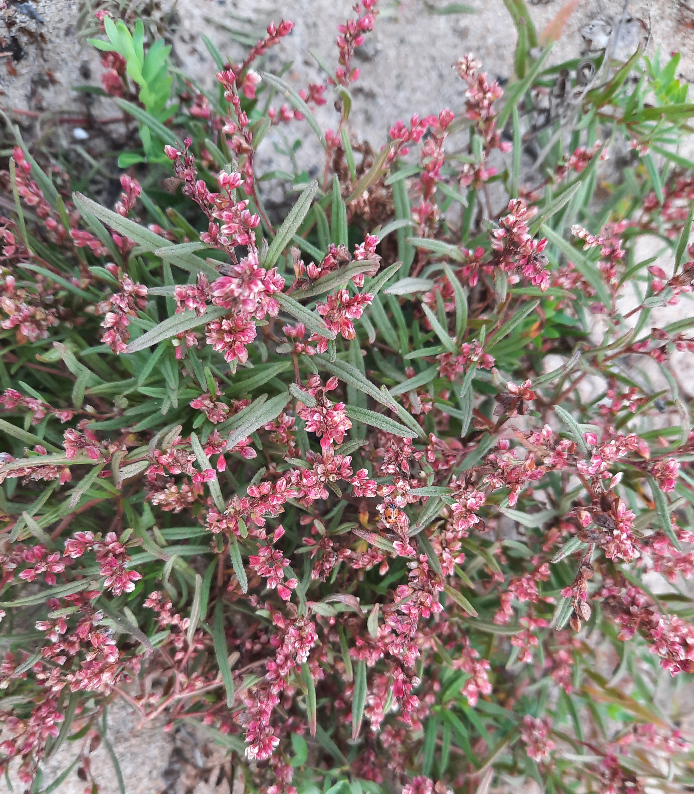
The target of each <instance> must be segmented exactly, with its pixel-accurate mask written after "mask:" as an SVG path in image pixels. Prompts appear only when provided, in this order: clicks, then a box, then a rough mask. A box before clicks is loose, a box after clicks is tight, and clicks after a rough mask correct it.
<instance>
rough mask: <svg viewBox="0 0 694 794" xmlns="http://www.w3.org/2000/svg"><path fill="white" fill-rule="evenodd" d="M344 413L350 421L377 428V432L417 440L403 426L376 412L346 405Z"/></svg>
mask: <svg viewBox="0 0 694 794" xmlns="http://www.w3.org/2000/svg"><path fill="white" fill-rule="evenodd" d="M345 413H346V414H347V416H349V418H350V419H354V420H355V421H357V422H363V423H364V424H365V425H371V426H372V427H377V428H378V429H379V430H383V431H384V432H386V433H392V434H393V435H395V436H401V437H402V438H417V434H416V433H414V432H413V431H412V430H410V429H409V428H407V427H405V425H401V424H400V422H396V421H395V420H394V419H391V418H390V417H388V416H384V415H383V414H379V413H376V411H369V410H368V409H366V408H358V407H357V406H356V405H348V406H347V407H346V408H345Z"/></svg>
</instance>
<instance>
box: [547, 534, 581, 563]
mask: <svg viewBox="0 0 694 794" xmlns="http://www.w3.org/2000/svg"><path fill="white" fill-rule="evenodd" d="M585 547H586V544H585V543H584V542H583V541H582V540H579V538H577V537H573V538H571V539H570V540H569V541H568V542H567V543H565V544H564V545H563V546H562V547H561V548H560V549H559V551H558V552H557V553H556V554H555V555H554V557H552V562H553V563H556V562H560V561H561V560H563V559H564V558H565V557H568V556H569V555H571V554H574V553H575V552H577V551H581V550H583V549H584V548H585Z"/></svg>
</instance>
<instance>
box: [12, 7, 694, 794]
mask: <svg viewBox="0 0 694 794" xmlns="http://www.w3.org/2000/svg"><path fill="white" fill-rule="evenodd" d="M138 1H139V0H132V2H133V3H135V2H138ZM352 2H353V0H178V3H177V4H174V3H173V2H172V1H171V0H163V2H161V3H159V4H158V5H159V6H160V12H159V13H160V14H166V13H168V12H170V11H171V10H172V8H173V7H174V6H175V11H176V15H177V19H178V22H177V24H176V26H175V34H174V37H173V41H172V43H173V45H174V55H175V58H176V59H177V63H178V64H179V65H180V67H181V68H182V69H183V70H184V71H186V72H187V73H189V74H191V75H192V76H193V77H194V78H195V79H196V80H197V81H199V82H200V83H201V84H203V85H209V84H211V83H212V81H213V80H214V67H213V64H212V62H211V59H210V58H209V56H208V54H207V51H206V49H205V47H204V45H203V43H202V40H201V36H202V34H206V35H208V36H209V37H210V38H211V39H212V40H213V41H214V42H215V43H216V45H217V46H218V48H219V49H220V50H221V52H222V53H223V54H224V55H225V56H229V58H230V59H235V58H238V57H239V56H240V54H241V48H240V45H239V44H238V42H237V41H235V40H234V38H233V34H232V33H229V32H228V31H226V30H224V29H223V28H221V27H220V26H219V25H218V24H217V23H219V22H221V23H223V24H226V25H228V26H230V27H232V28H236V29H240V30H242V31H245V32H250V31H253V30H257V31H262V28H263V27H264V26H265V25H267V23H268V22H269V21H270V20H272V19H274V20H276V21H279V19H281V18H285V19H292V20H294V21H295V22H296V27H295V29H294V32H293V34H292V36H291V37H290V38H289V39H288V40H286V41H285V43H284V44H283V46H282V48H278V49H277V50H276V51H274V52H273V56H272V57H273V62H272V63H271V66H273V67H275V66H279V65H280V64H281V63H283V62H285V61H288V60H291V61H292V62H293V66H292V68H291V69H290V71H289V73H288V79H289V81H290V82H291V83H292V84H293V85H295V86H296V87H297V89H298V88H301V87H303V86H305V85H306V84H307V83H308V82H309V81H310V80H315V79H316V78H318V76H319V70H318V67H317V66H316V63H315V61H314V60H313V59H312V58H311V56H310V55H309V54H308V49H309V48H313V49H315V50H316V52H317V53H318V54H319V55H320V56H322V57H323V58H324V59H326V60H327V61H328V62H330V63H333V62H334V60H335V49H334V43H333V42H334V39H335V34H336V28H337V25H338V24H339V22H340V21H342V20H344V19H345V18H347V17H348V16H350V8H351V5H352ZM446 2H447V0H432V2H430V3H426V4H425V3H424V2H423V0H402V2H394V0H390V2H389V0H382V3H381V7H382V14H381V18H380V20H379V22H378V25H377V30H376V32H375V33H374V34H373V35H372V36H371V37H370V39H369V41H368V44H367V45H366V46H365V47H364V48H363V50H362V51H361V54H360V58H359V63H358V65H359V67H360V68H361V70H362V78H361V80H360V82H359V83H358V84H357V86H356V87H355V89H354V95H355V108H354V111H353V116H352V120H353V124H354V129H355V131H356V133H357V134H358V135H359V136H360V137H361V138H363V139H365V140H368V141H369V142H371V143H372V145H374V146H379V145H380V144H382V143H383V142H384V140H385V135H386V132H387V129H388V128H389V126H390V125H391V124H392V123H393V122H395V121H396V120H397V119H398V118H409V117H410V116H411V115H412V114H413V113H415V112H418V113H420V114H422V115H425V114H428V113H432V112H437V111H438V110H440V109H441V108H442V107H445V106H449V107H451V108H452V109H453V110H458V109H459V108H460V107H461V105H462V102H463V96H462V86H461V82H460V80H459V79H458V78H457V76H456V75H455V72H454V70H453V69H452V68H451V66H452V64H453V62H454V61H455V60H456V59H457V58H458V57H460V56H461V55H463V54H464V53H466V52H470V51H472V52H474V53H475V54H476V55H477V56H478V57H479V58H480V59H481V60H482V61H483V62H484V64H485V67H486V69H487V70H488V71H489V72H490V73H491V74H492V75H493V76H494V77H499V78H502V79H506V78H508V77H509V76H510V75H511V73H512V64H513V49H514V47H515V38H516V37H515V31H514V29H513V26H512V24H511V22H510V19H509V17H508V14H507V12H506V11H505V8H504V5H503V2H502V0H468V2H469V3H470V4H471V5H473V7H475V8H477V9H478V12H477V13H475V14H454V15H437V14H435V13H432V12H431V11H430V10H429V8H428V7H434V8H435V7H438V8H441V7H442V6H444V5H445V4H446ZM563 5H564V0H549V2H538V3H537V4H536V5H532V6H531V12H532V15H533V19H534V21H535V24H536V27H537V29H538V30H539V31H542V30H544V29H545V27H546V26H547V25H548V24H549V23H550V21H551V20H552V19H553V18H555V17H556V15H557V13H558V12H559V10H560V9H561V8H562V6H563ZM20 6H21V8H20ZM79 10H80V2H78V0H33V2H31V3H17V2H16V1H15V0H0V53H6V54H5V57H3V58H0V108H3V109H5V110H7V109H13V110H15V111H17V112H18V115H17V116H16V118H17V120H18V121H20V122H21V124H22V127H23V128H24V131H25V132H26V133H27V134H28V135H30V136H32V137H36V136H40V135H41V133H42V130H43V129H44V127H45V124H46V123H47V118H48V116H50V113H51V112H52V111H55V110H60V111H61V112H62V111H65V110H69V111H70V113H71V115H72V118H73V119H75V121H73V122H70V123H69V124H67V125H65V126H64V129H63V134H64V135H65V136H67V137H68V138H69V136H71V135H73V134H74V129H75V128H76V127H80V128H82V127H84V128H85V131H86V132H87V134H88V135H90V136H92V135H94V130H93V129H91V128H90V127H89V126H88V124H87V123H86V120H87V112H86V106H85V100H84V95H79V94H77V93H75V92H73V91H72V86H74V85H76V84H80V83H85V82H92V83H95V84H98V81H99V72H100V67H99V63H98V57H97V56H96V54H95V53H94V51H93V50H92V49H91V47H90V46H89V45H88V44H86V43H84V42H83V41H81V40H80V38H79V36H78V33H79V31H78V30H77V20H78V13H79ZM623 10H624V3H623V0H603V2H602V4H601V3H599V2H598V0H595V1H593V0H581V1H580V2H579V3H578V7H577V9H576V11H575V13H574V14H573V15H572V16H571V18H570V19H569V20H568V22H567V24H566V27H565V29H564V32H563V35H562V37H561V40H560V42H559V43H558V45H557V46H556V47H555V49H554V52H553V54H552V56H551V57H552V59H553V60H554V61H555V62H558V61H560V60H565V59H567V58H571V57H578V56H579V55H582V54H585V53H586V52H587V51H588V43H587V41H586V38H585V36H588V37H589V38H590V37H591V36H592V37H593V42H594V45H596V44H598V43H599V39H600V36H601V35H602V36H604V31H605V29H606V26H607V25H609V23H610V21H614V20H615V19H619V18H620V17H621V15H622V12H623ZM629 11H630V12H631V14H632V15H633V17H634V18H635V21H634V22H632V23H630V24H629V25H627V26H626V27H625V34H624V36H623V37H622V40H621V41H620V46H621V47H622V48H623V51H624V52H625V53H627V54H629V53H630V52H631V51H633V49H634V48H635V46H636V44H637V43H638V41H639V40H640V41H642V42H643V43H644V44H645V46H646V52H647V53H648V54H653V53H654V52H655V51H656V50H657V49H660V50H661V52H662V54H663V55H668V54H669V53H671V52H674V51H679V52H681V54H682V60H681V63H680V69H679V71H680V76H681V77H682V78H684V79H687V80H690V79H694V34H693V33H692V29H691V28H690V27H688V26H687V22H688V21H690V20H691V21H694V15H689V14H688V12H687V10H686V8H685V7H684V6H681V5H680V3H679V1H678V0H632V2H631V5H630V8H629ZM32 14H33V18H32ZM238 16H241V17H247V18H250V19H251V20H252V21H251V22H239V21H238V20H237V19H236V18H235V17H238ZM587 25H592V27H591V28H590V30H589V31H586V30H585V28H586V26H587ZM582 30H583V32H584V34H585V36H584V35H582V34H581V31H582ZM91 110H92V112H93V114H94V116H95V117H97V118H100V117H103V115H105V114H107V113H108V112H109V109H108V107H107V105H106V103H105V102H104V101H103V100H100V99H97V100H96V102H95V103H94V105H93V107H92V108H91ZM317 116H318V118H319V121H320V122H321V124H325V125H326V126H331V125H334V123H335V120H336V114H335V112H334V111H333V109H332V108H331V106H330V103H328V105H326V106H325V107H323V108H321V109H320V110H319V112H318V113H317ZM81 119H84V123H83V122H82V121H80V120H81ZM296 134H297V135H298V134H301V133H300V131H299V130H298V129H297V132H296ZM315 154H316V152H315V149H312V148H311V146H310V145H307V146H305V147H304V151H303V154H300V157H301V162H302V163H306V165H307V166H309V165H311V164H315V162H316V160H315ZM274 156H275V155H274V154H273V152H272V149H271V147H266V152H265V157H266V158H267V159H266V162H267V163H268V165H271V164H272V159H273V157H274ZM686 311H687V312H690V311H691V310H690V309H686ZM672 319H674V318H673V316H672V315H671V314H668V321H671V320H672ZM690 358H691V357H690ZM690 364H691V362H690ZM692 371H694V370H691V369H690V372H692ZM691 382H692V383H694V377H691ZM162 726H163V723H157V724H156V725H147V726H139V724H138V721H137V720H136V719H135V717H134V715H133V714H132V712H131V710H130V709H129V707H127V706H125V705H120V706H116V707H114V708H113V709H112V711H111V714H110V718H109V738H110V741H111V743H112V745H113V747H114V749H115V752H116V754H117V756H118V759H119V761H120V765H121V769H122V773H123V778H124V784H125V790H126V792H127V794H184V793H185V794H227V793H228V792H229V791H230V790H232V789H233V790H238V786H234V785H233V780H234V774H235V770H233V769H232V768H231V766H230V765H228V764H227V765H226V766H225V765H224V764H223V762H222V761H223V759H222V756H220V753H219V751H218V750H215V749H213V748H211V747H210V746H208V745H206V744H205V743H204V742H200V741H197V740H196V739H195V737H194V736H193V735H192V734H191V733H190V732H188V731H182V732H181V731H179V732H178V733H176V732H169V733H165V732H164V731H162V730H161V728H162ZM73 757H74V748H72V747H70V748H65V749H63V750H62V751H61V752H60V753H59V756H58V758H56V759H54V760H52V761H51V763H50V764H49V767H48V770H47V775H46V778H45V781H44V783H45V784H47V783H50V782H51V781H52V780H53V779H55V777H56V776H57V775H58V774H59V772H60V771H61V770H62V769H64V768H65V767H66V766H68V765H69V763H70V762H71V760H72V758H73ZM91 766H92V771H93V773H94V775H95V777H96V778H97V779H98V780H99V782H100V784H101V792H102V794H116V792H118V786H117V781H116V777H115V775H114V772H113V766H112V763H111V760H110V757H109V754H108V752H107V750H106V749H105V748H104V747H103V745H102V746H101V747H99V748H98V749H97V750H96V751H95V752H94V753H93V754H92V757H91ZM237 782H238V781H237ZM4 786H5V783H4V781H3V782H0V792H4V791H5V788H4ZM84 788H85V783H84V782H82V781H81V780H80V779H79V778H78V776H77V774H76V773H75V772H73V773H72V774H71V775H70V777H69V778H68V779H67V780H66V782H65V783H63V784H62V785H61V786H60V787H59V788H58V789H57V790H56V792H57V794H82V792H83V791H84ZM17 790H19V791H21V787H19V788H17V787H15V791H17ZM510 790H516V791H521V790H522V791H525V792H528V791H530V789H529V788H528V787H527V785H525V786H521V788H516V789H513V788H511V789H505V791H510ZM499 791H500V790H499Z"/></svg>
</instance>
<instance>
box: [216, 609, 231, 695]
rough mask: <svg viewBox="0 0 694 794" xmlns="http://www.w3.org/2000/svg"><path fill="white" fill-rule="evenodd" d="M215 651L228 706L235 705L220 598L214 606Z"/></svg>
mask: <svg viewBox="0 0 694 794" xmlns="http://www.w3.org/2000/svg"><path fill="white" fill-rule="evenodd" d="M213 638H214V651H215V654H216V655H217V666H218V667H219V673H220V675H221V676H222V681H223V682H224V689H225V690H226V693H227V708H231V707H232V706H233V705H234V676H233V675H232V673H231V667H230V666H229V656H228V650H227V641H226V634H225V632H224V602H223V601H222V600H221V599H220V600H219V601H217V604H216V605H215V608H214V631H213Z"/></svg>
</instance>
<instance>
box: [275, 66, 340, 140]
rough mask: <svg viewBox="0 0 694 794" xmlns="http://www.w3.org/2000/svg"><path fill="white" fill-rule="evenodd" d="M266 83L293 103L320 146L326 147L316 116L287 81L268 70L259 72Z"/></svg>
mask: <svg viewBox="0 0 694 794" xmlns="http://www.w3.org/2000/svg"><path fill="white" fill-rule="evenodd" d="M260 76H261V77H262V78H263V80H264V81H265V82H266V83H269V84H270V85H271V86H272V87H273V88H276V89H277V90H278V91H280V92H281V93H282V95H283V96H284V98H285V99H286V100H287V101H288V102H289V103H290V104H291V105H293V106H294V107H295V108H296V110H298V111H299V113H301V115H302V116H303V117H304V118H305V119H306V121H307V123H308V125H309V127H310V128H311V129H312V130H313V131H314V132H315V133H316V135H317V136H318V140H319V141H320V143H321V146H322V147H323V148H324V149H327V144H326V142H325V138H324V137H323V133H322V132H321V128H320V127H319V125H318V122H317V121H316V117H315V116H314V115H313V113H312V112H311V108H309V106H308V105H307V104H306V103H305V102H304V100H303V99H302V98H301V97H300V96H299V94H298V93H297V92H296V91H295V90H294V89H293V88H292V87H291V86H289V85H287V83H285V82H284V80H282V79H281V78H279V77H276V76H275V75H274V74H269V73H268V72H261V75H260Z"/></svg>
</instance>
